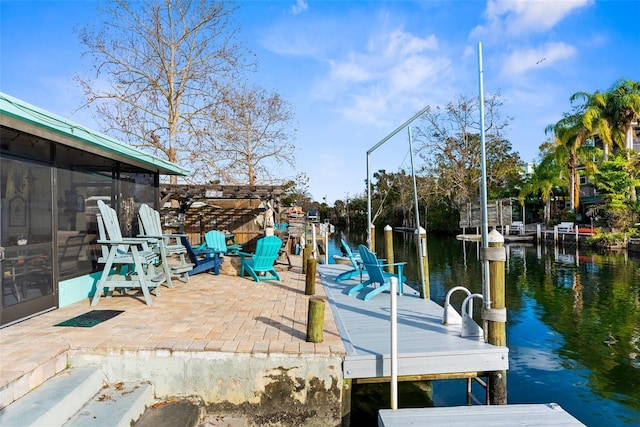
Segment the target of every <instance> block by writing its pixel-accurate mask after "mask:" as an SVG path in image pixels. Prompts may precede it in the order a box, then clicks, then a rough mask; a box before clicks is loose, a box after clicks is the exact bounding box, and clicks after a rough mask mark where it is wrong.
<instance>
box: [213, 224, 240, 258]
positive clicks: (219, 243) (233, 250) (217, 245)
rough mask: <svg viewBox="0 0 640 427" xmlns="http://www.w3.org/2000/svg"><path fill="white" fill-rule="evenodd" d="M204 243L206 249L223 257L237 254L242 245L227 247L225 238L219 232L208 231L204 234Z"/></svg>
mask: <svg viewBox="0 0 640 427" xmlns="http://www.w3.org/2000/svg"><path fill="white" fill-rule="evenodd" d="M204 241H205V244H206V248H207V249H212V250H214V251H216V252H219V253H221V254H223V255H228V254H237V253H238V252H239V251H240V249H242V245H239V244H234V245H227V236H225V234H224V233H223V232H221V231H218V230H210V231H207V232H206V233H205V234H204Z"/></svg>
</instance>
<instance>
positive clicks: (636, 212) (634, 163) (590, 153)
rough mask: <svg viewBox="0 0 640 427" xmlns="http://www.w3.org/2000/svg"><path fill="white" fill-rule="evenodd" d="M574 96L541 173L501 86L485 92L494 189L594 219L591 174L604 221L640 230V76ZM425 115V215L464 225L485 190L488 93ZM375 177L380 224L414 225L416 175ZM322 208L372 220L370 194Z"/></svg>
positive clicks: (434, 224) (543, 210) (597, 214)
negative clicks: (524, 155) (523, 149)
mask: <svg viewBox="0 0 640 427" xmlns="http://www.w3.org/2000/svg"><path fill="white" fill-rule="evenodd" d="M570 104H571V111H570V112H568V113H565V114H563V116H562V118H561V119H560V120H559V121H558V122H557V123H555V124H552V125H549V126H547V128H546V129H545V131H546V134H547V136H548V138H547V140H546V141H544V142H543V143H542V144H541V145H540V148H539V150H540V151H539V155H538V159H537V161H536V163H535V165H534V167H533V171H532V173H526V172H525V170H526V169H525V166H526V165H525V164H524V163H523V162H522V160H521V159H520V157H519V154H518V153H517V152H515V151H514V150H513V148H512V145H511V143H510V141H508V140H507V139H506V138H505V137H504V134H505V132H506V130H507V129H508V127H509V125H510V122H511V120H512V118H511V117H508V116H504V115H503V114H502V109H503V106H504V99H503V98H502V96H501V95H500V94H490V95H489V96H487V97H486V98H485V141H486V161H487V165H486V172H487V196H488V198H489V199H497V198H505V197H513V198H517V199H518V200H519V202H520V204H521V205H525V204H526V205H527V206H528V207H529V208H530V215H531V218H528V219H529V220H530V221H531V220H535V221H537V220H539V221H540V222H544V223H546V224H549V225H550V224H552V223H553V222H554V221H562V220H582V221H587V220H589V218H584V216H583V217H582V218H581V214H579V213H578V212H579V211H578V207H579V204H580V189H581V187H580V185H581V184H580V181H581V180H580V177H585V178H586V179H588V182H589V183H590V185H591V186H592V187H593V188H594V189H595V194H597V196H598V200H599V203H596V204H594V205H593V206H592V208H591V209H589V210H588V211H587V212H586V213H587V215H589V216H591V218H596V219H597V221H596V224H595V225H598V226H602V227H605V228H607V229H610V230H612V231H619V230H624V231H631V232H634V228H633V227H632V226H633V225H634V224H636V223H638V222H639V221H640V204H639V203H638V201H637V195H636V191H637V187H638V186H640V155H639V154H638V152H637V151H636V150H634V147H633V141H634V138H636V139H637V138H638V136H637V135H636V133H637V132H638V131H639V130H640V126H639V125H638V119H639V118H640V83H638V82H636V81H633V80H619V81H616V82H615V83H614V84H613V85H612V86H611V87H610V88H609V89H608V90H607V91H596V92H594V93H586V92H578V93H576V94H574V95H573V96H572V97H571V98H570ZM420 120H421V122H420V124H419V125H418V126H417V129H416V132H415V134H416V139H417V141H418V142H419V143H418V144H417V148H416V155H418V156H419V157H420V158H421V159H422V160H423V163H422V165H421V168H420V170H419V171H418V173H417V177H416V181H417V190H418V198H419V201H418V204H419V205H420V206H421V210H423V211H424V214H423V213H422V212H421V213H420V215H421V216H422V215H424V217H422V218H421V219H420V223H421V225H423V226H424V224H426V225H427V227H428V229H429V230H430V231H431V232H445V233H452V232H457V230H458V229H459V227H458V221H459V211H460V208H461V207H462V206H463V205H465V204H466V203H469V202H473V201H477V200H478V199H479V197H480V177H481V164H480V161H481V158H480V154H481V152H480V150H481V147H480V125H479V105H478V99H477V98H476V97H471V96H460V97H459V98H458V99H457V100H456V101H452V102H450V103H447V104H446V105H445V106H434V107H429V108H428V109H427V111H426V112H425V113H424V115H423V116H422V117H421V118H420ZM373 178H374V181H373V182H372V196H371V199H372V212H373V218H374V224H375V225H376V226H384V225H386V224H390V225H393V226H402V225H405V224H411V221H412V220H413V219H414V216H415V215H414V210H413V187H412V185H413V182H412V179H411V176H410V174H409V173H408V172H407V171H406V170H399V171H397V172H388V171H386V170H380V171H377V172H376V173H374V174H373ZM365 184H366V183H365ZM365 188H366V187H365ZM365 191H366V190H365ZM558 199H559V200H561V201H563V202H564V200H565V199H566V200H568V201H569V207H568V209H565V208H564V205H562V206H561V207H559V208H557V209H556V210H555V212H554V211H553V210H552V207H554V206H553V205H552V201H554V200H558ZM321 208H323V209H324V215H325V216H326V217H330V218H332V220H333V221H334V222H335V223H337V224H338V225H347V223H348V224H349V225H350V226H356V227H362V228H364V229H366V225H367V224H366V222H367V207H366V193H363V194H360V195H357V196H354V197H352V198H349V199H346V200H338V201H337V202H336V203H335V206H334V207H333V208H330V207H329V206H326V205H324V206H321ZM554 213H555V216H554V215H553V214H554ZM530 221H529V222H530Z"/></svg>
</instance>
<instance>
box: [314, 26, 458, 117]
mask: <svg viewBox="0 0 640 427" xmlns="http://www.w3.org/2000/svg"><path fill="white" fill-rule="evenodd" d="M329 63H330V65H331V72H330V74H329V75H328V76H326V78H325V79H324V80H323V81H322V83H321V84H320V85H319V86H318V91H317V92H316V94H317V95H318V96H320V97H323V98H324V99H326V100H330V101H335V102H336V110H337V111H339V112H340V113H341V114H342V115H343V116H344V117H345V118H347V119H349V120H352V121H356V122H359V123H378V124H380V123H381V122H384V121H385V119H389V118H390V117H388V116H389V112H390V110H391V111H393V110H395V109H398V110H403V109H404V108H403V107H405V106H406V105H407V102H409V100H410V99H414V100H415V98H416V97H417V96H418V97H419V95H420V94H422V93H424V92H425V91H427V90H430V89H431V90H432V89H433V85H429V84H428V82H435V81H436V79H438V78H440V77H442V75H446V71H447V70H448V69H449V67H450V65H451V61H450V60H449V59H448V58H447V57H445V56H442V55H441V54H440V53H438V39H437V38H436V37H435V36H434V35H428V36H426V37H418V36H416V35H414V34H410V33H408V32H406V31H404V30H402V29H394V30H392V31H389V32H378V33H377V34H376V35H375V36H374V37H372V38H371V39H369V41H368V43H367V45H366V48H365V49H363V50H360V51H351V52H349V53H348V54H346V55H344V56H343V57H341V58H336V59H332V60H331V61H329Z"/></svg>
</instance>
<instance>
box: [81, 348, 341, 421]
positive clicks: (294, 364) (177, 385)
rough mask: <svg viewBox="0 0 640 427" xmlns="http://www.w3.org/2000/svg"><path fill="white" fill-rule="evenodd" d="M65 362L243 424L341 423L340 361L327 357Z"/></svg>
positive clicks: (143, 355)
mask: <svg viewBox="0 0 640 427" xmlns="http://www.w3.org/2000/svg"><path fill="white" fill-rule="evenodd" d="M69 362H70V364H71V366H88V365H95V366H100V367H101V369H102V371H103V373H104V375H105V376H106V377H107V380H108V381H109V382H120V381H122V382H133V381H148V382H150V383H151V384H152V386H153V388H154V393H155V396H156V398H159V399H166V398H170V397H199V398H200V399H202V400H203V401H204V403H205V405H206V408H207V412H209V413H212V414H219V415H234V416H243V417H245V418H246V419H247V420H248V423H249V424H248V425H256V426H258V425H270V426H323V427H324V426H338V425H340V424H341V401H342V396H341V395H342V382H343V378H342V359H341V358H340V357H333V356H329V355H327V356H319V355H298V354H295V355H289V354H266V353H257V354H234V353H220V352H207V351H199V352H179V351H170V350H134V351H126V350H123V351H120V350H114V351H113V352H102V353H98V354H96V353H95V350H94V351H93V352H92V353H91V354H84V353H82V352H77V351H71V353H70V355H69Z"/></svg>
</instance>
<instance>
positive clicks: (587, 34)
mask: <svg viewBox="0 0 640 427" xmlns="http://www.w3.org/2000/svg"><path fill="white" fill-rule="evenodd" d="M95 5H96V4H95V2H94V1H80V0H77V1H64V0H61V1H7V0H2V1H1V2H0V40H1V41H0V90H1V91H2V92H5V93H8V94H10V95H12V96H15V97H17V98H20V99H22V100H24V101H27V102H30V103H32V104H35V105H37V106H39V107H41V108H44V109H46V110H49V111H51V112H53V113H56V114H59V115H61V116H64V117H66V118H69V119H71V120H74V121H76V122H79V123H81V124H83V125H86V126H89V127H92V128H95V129H98V126H97V125H96V124H95V122H94V121H93V119H92V118H91V116H90V114H88V113H87V112H86V111H85V112H80V113H74V111H75V109H76V108H77V106H78V105H79V104H80V102H81V99H82V94H81V91H80V90H79V88H78V86H77V85H76V84H75V83H74V82H73V80H72V76H73V74H74V73H75V72H80V71H82V70H83V67H86V65H87V64H86V63H85V62H83V59H82V56H81V53H82V48H81V46H80V44H79V42H78V39H77V37H76V35H75V34H74V32H73V29H74V28H76V27H78V26H82V25H87V24H90V23H91V22H92V19H93V17H94V16H95ZM239 5H240V9H239V11H238V13H237V15H236V17H237V19H238V23H239V26H240V28H241V33H240V37H241V38H242V39H243V40H244V41H245V42H246V44H247V47H248V48H249V49H250V50H251V51H253V52H254V53H255V54H256V56H257V59H258V61H259V68H258V71H257V72H256V73H255V74H254V75H252V76H251V80H252V81H253V82H255V83H257V84H259V85H261V86H263V87H264V88H266V89H269V90H275V91H277V92H279V93H280V94H281V95H282V96H283V97H284V98H285V99H286V100H287V101H288V102H289V103H290V104H291V106H292V109H293V111H294V113H295V116H296V128H297V129H298V132H297V134H296V145H297V146H298V151H297V152H296V160H297V162H296V163H297V169H296V171H285V172H284V174H285V175H286V176H290V177H293V176H294V175H295V172H297V171H302V172H306V173H307V175H308V176H309V178H310V183H309V184H310V187H309V190H310V192H311V194H312V196H313V197H314V199H315V200H318V201H322V200H323V198H324V197H325V196H326V198H327V202H328V203H330V204H332V203H333V202H334V201H335V200H336V199H345V198H346V197H350V198H351V197H353V196H354V195H357V194H362V193H363V192H364V190H365V185H364V180H365V179H366V151H367V150H368V149H370V148H371V147H373V146H374V145H375V144H377V143H378V142H379V141H380V140H381V139H383V138H384V137H385V136H386V135H388V134H389V133H390V132H391V131H393V130H394V129H396V128H397V127H398V126H399V125H401V124H402V123H403V122H404V121H406V120H407V119H409V118H410V117H412V116H413V115H414V114H415V113H416V112H418V111H419V110H421V109H422V108H423V107H425V106H426V105H432V106H435V105H442V104H444V103H446V102H448V101H453V100H455V99H456V98H458V97H459V96H460V95H471V96H477V95H478V43H479V42H481V43H482V50H483V68H484V89H485V93H488V92H496V91H499V92H501V93H502V94H503V96H504V98H505V99H506V101H507V104H506V105H505V108H504V113H505V114H508V115H510V116H512V117H514V121H513V122H512V125H511V129H510V132H509V133H508V135H507V137H508V139H509V140H510V141H511V143H512V144H513V147H514V149H515V150H516V151H517V152H519V153H520V156H521V158H522V159H523V160H524V161H533V160H535V158H536V156H537V153H538V147H539V145H540V144H541V143H542V142H544V141H545V139H546V136H545V134H544V128H545V127H546V126H547V125H549V124H552V123H555V122H556V121H557V120H558V119H559V118H560V117H561V115H562V113H563V112H567V111H569V109H570V103H569V97H570V96H571V95H572V94H573V93H575V92H578V91H586V92H594V91H596V90H606V89H607V88H609V87H610V86H611V84H613V82H614V81H616V80H617V79H620V78H628V79H633V80H640V54H639V52H640V25H639V24H638V22H639V21H638V19H639V18H638V17H639V16H640V1H637V0H626V1H625V0H619V1H593V0H575V1H573V0H553V1H547V0H532V1H524V0H522V1H521V0H509V1H507V0H493V1H305V0H297V1H284V0H282V1H244V2H240V3H239ZM414 125H419V122H418V121H416V122H414ZM416 161H419V160H418V159H416ZM409 166H410V164H409V157H408V140H407V132H406V131H403V132H400V133H399V134H398V135H397V136H396V137H394V138H392V139H391V140H389V141H388V142H387V143H386V144H384V145H383V146H382V147H381V148H380V149H378V150H376V151H375V152H374V153H373V155H372V156H371V169H372V170H377V169H386V170H387V171H396V170H398V169H399V168H401V167H404V168H408V167H409Z"/></svg>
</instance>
